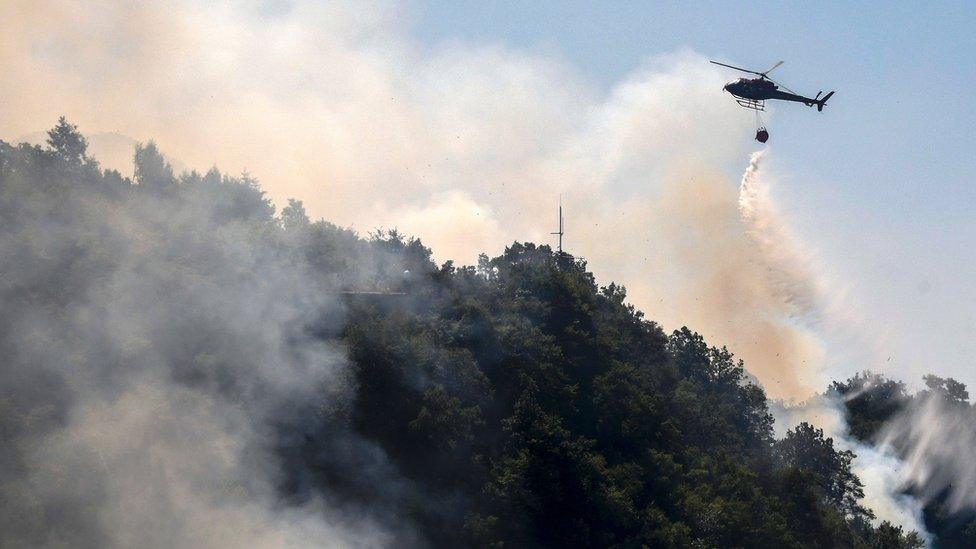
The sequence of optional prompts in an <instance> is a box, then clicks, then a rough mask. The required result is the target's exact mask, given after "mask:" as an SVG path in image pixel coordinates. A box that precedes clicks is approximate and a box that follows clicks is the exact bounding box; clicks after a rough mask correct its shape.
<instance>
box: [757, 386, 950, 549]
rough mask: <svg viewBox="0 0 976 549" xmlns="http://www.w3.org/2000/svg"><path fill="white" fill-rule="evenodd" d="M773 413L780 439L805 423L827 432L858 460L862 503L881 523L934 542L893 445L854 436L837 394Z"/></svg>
mask: <svg viewBox="0 0 976 549" xmlns="http://www.w3.org/2000/svg"><path fill="white" fill-rule="evenodd" d="M770 410H771V412H772V413H773V415H774V417H775V418H776V423H775V429H776V436H777V438H782V437H783V436H785V435H786V432H787V431H788V430H789V429H791V428H793V427H795V426H796V425H798V424H800V423H801V422H807V423H809V424H811V425H815V426H816V427H819V428H820V429H823V431H824V434H825V435H826V436H828V437H830V438H832V439H833V440H834V445H835V448H837V449H838V450H850V451H852V452H854V454H855V455H856V456H857V457H855V458H854V461H853V462H852V463H851V466H852V467H851V468H852V471H853V472H854V474H855V475H857V477H858V478H859V479H860V480H861V482H862V483H863V484H864V499H863V500H862V502H861V503H862V504H863V505H864V506H865V507H867V508H868V509H870V510H872V511H873V512H874V514H875V516H876V520H877V521H883V520H887V521H889V522H891V523H892V524H895V525H898V526H902V527H903V528H905V529H906V531H911V530H915V531H916V532H918V533H919V534H920V535H921V536H922V537H923V538H925V539H926V540H929V541H931V538H932V536H931V534H929V532H928V531H927V530H926V528H925V522H924V520H923V518H922V508H923V506H924V502H922V501H920V500H919V499H917V498H915V497H912V496H911V495H908V494H905V493H904V488H905V486H906V482H907V480H908V478H909V476H908V470H907V468H906V464H905V463H903V462H902V461H901V460H900V459H899V458H898V456H897V455H896V454H895V451H894V449H893V448H892V447H891V446H890V445H887V444H879V445H875V446H872V445H868V444H863V443H861V442H859V441H857V440H856V439H854V438H853V437H852V436H851V435H850V430H849V428H848V425H847V421H846V420H845V419H844V417H845V416H844V405H843V402H842V401H841V400H840V397H839V396H838V395H837V394H835V393H827V394H824V395H817V396H815V397H813V398H810V399H808V400H806V401H805V402H803V403H801V404H795V405H787V406H784V405H782V404H781V403H773V404H772V406H771V407H770Z"/></svg>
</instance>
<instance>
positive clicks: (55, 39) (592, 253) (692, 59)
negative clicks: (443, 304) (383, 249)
mask: <svg viewBox="0 0 976 549" xmlns="http://www.w3.org/2000/svg"><path fill="white" fill-rule="evenodd" d="M974 23H976V16H974V14H973V10H972V9H971V7H968V6H966V5H965V4H962V3H959V4H930V5H927V6H926V8H925V9H924V10H920V9H918V8H917V7H916V6H912V5H910V4H908V3H903V4H898V3H892V4H886V5H885V6H883V7H880V6H877V7H876V6H873V5H869V4H866V3H865V4H860V5H848V4H842V3H829V2H828V3H818V4H817V5H816V6H808V5H803V4H798V3H769V4H753V5H740V6H737V7H735V8H734V9H730V8H729V7H728V5H726V4H722V3H690V2H683V3H654V4H650V3H644V2H633V3H625V2H619V3H618V2H600V3H596V2H594V3H579V2H531V3H527V2H484V1H482V2H422V1H419V0H410V1H406V2H378V3H366V2H348V3H346V2H328V3H326V2H316V1H312V0H308V1H300V0H296V1H287V0H277V1H269V2H263V1H242V2H227V1H224V2H195V1H191V0H181V1H177V2H173V3H159V2H146V3H138V4H130V3H124V2H100V3H96V4H90V5H85V6H82V5H81V4H78V3H70V2H28V1H19V0H14V1H12V2H8V3H4V4H3V5H2V6H0V65H2V66H4V67H5V72H6V74H7V77H6V78H4V79H3V80H2V81H0V103H2V104H3V105H4V106H5V108H4V109H0V138H3V139H7V140H16V139H18V138H21V137H23V136H27V135H36V134H37V132H38V131H40V130H43V129H44V128H46V127H50V126H51V125H53V122H54V121H55V120H56V118H57V116H58V115H61V114H65V115H67V116H68V118H69V119H70V120H72V121H73V122H75V123H77V124H79V125H80V127H81V129H82V131H85V132H88V133H89V135H93V136H98V139H94V138H93V148H95V146H96V145H99V146H103V145H104V144H105V143H114V145H112V146H111V147H110V146H108V145H104V147H103V148H102V149H99V150H103V151H104V155H102V154H100V157H101V158H102V159H103V162H105V163H106V165H107V166H110V167H118V168H119V169H121V170H122V171H123V172H125V173H131V167H127V166H125V165H122V164H119V165H113V164H112V163H111V162H108V161H107V160H106V159H107V158H109V157H112V158H114V157H115V156H119V157H120V158H124V157H125V156H126V154H125V153H124V152H123V153H122V154H121V155H115V156H113V155H114V153H113V152H112V151H115V152H117V150H118V148H119V147H120V146H123V145H124V148H127V147H129V146H131V142H132V141H131V140H136V141H145V140H148V139H155V140H156V141H157V142H158V143H159V145H160V147H161V149H162V150H163V151H164V153H166V154H167V155H169V156H170V157H171V158H173V159H174V163H178V164H177V165H179V166H180V167H186V168H188V169H197V170H206V169H207V168H209V167H210V166H211V165H213V164H217V165H218V166H220V167H221V168H222V169H224V170H227V171H231V172H237V171H240V170H242V169H247V170H249V171H250V172H251V173H252V174H254V175H255V176H257V177H258V178H259V179H260V180H261V182H262V185H263V188H264V189H265V190H266V191H267V192H268V195H269V196H270V197H271V198H272V199H273V200H274V201H275V203H276V204H278V205H279V207H280V206H281V205H283V204H284V203H285V202H284V201H285V200H286V199H287V198H289V197H294V198H299V199H301V200H303V201H304V202H305V205H306V207H307V209H308V211H309V212H310V214H311V215H313V216H315V217H319V216H322V217H325V218H326V219H329V220H332V221H334V222H336V223H338V224H340V225H343V226H350V227H352V228H354V229H356V230H359V231H360V232H365V231H368V230H370V229H372V228H375V227H378V226H388V227H389V226H396V227H399V228H401V229H403V230H405V231H406V232H407V233H409V234H416V235H419V236H421V237H422V238H423V240H424V241H425V242H426V243H427V244H428V245H430V246H431V247H432V248H433V249H434V253H435V256H436V257H437V259H438V260H440V261H444V260H447V259H456V260H458V261H459V262H460V263H471V262H472V261H473V260H474V257H475V256H476V254H477V253H478V252H481V251H485V252H487V253H489V254H498V253H500V252H501V251H502V249H503V247H504V245H505V244H507V243H511V242H512V241H513V240H516V239H517V240H533V241H539V242H545V241H547V240H548V239H551V238H552V237H551V236H550V235H549V234H548V233H549V232H550V231H552V230H554V229H555V206H556V203H557V200H558V196H559V195H560V194H562V196H563V201H564V203H565V205H566V212H567V236H566V246H567V249H568V250H569V251H570V252H572V253H574V254H577V255H578V256H582V257H585V258H586V259H587V260H588V261H589V264H590V267H591V268H592V269H593V270H594V272H595V273H596V274H597V276H598V278H599V281H600V283H603V284H606V283H609V282H610V281H611V280H616V281H618V282H621V283H624V284H625V285H626V286H627V287H628V289H629V290H630V296H631V299H632V300H633V301H634V303H635V304H636V305H637V306H638V307H639V308H641V309H643V310H645V311H647V313H648V316H649V317H650V318H654V319H657V320H659V321H661V323H662V324H663V325H664V327H665V328H666V329H672V328H677V327H679V326H680V325H682V324H688V325H689V326H691V327H693V328H695V329H698V330H700V331H702V333H703V334H705V335H706V337H708V338H709V340H710V341H711V342H713V343H716V344H727V345H729V347H730V348H731V350H733V351H734V352H736V353H737V354H738V355H739V356H741V357H743V358H744V359H745V360H746V362H747V366H748V367H749V368H750V371H753V373H755V374H756V375H757V376H758V377H759V378H760V380H761V381H763V382H764V384H766V386H767V389H768V390H769V392H770V393H771V394H772V395H773V396H777V397H794V398H796V397H800V396H802V395H804V394H806V393H808V392H809V391H810V390H815V389H822V386H823V384H824V383H825V380H827V379H829V378H831V377H837V376H846V375H850V374H852V373H853V372H856V371H858V370H861V369H864V368H872V369H875V370H880V371H883V372H884V373H887V374H889V375H891V376H893V377H896V378H901V379H905V380H907V381H918V379H919V377H920V376H921V374H922V373H923V372H934V373H939V374H942V375H950V376H953V377H957V378H958V379H960V380H962V381H964V382H967V383H969V384H970V385H972V384H976V370H974V369H973V368H972V367H971V365H970V364H971V360H970V358H969V356H970V354H971V352H972V351H973V350H974V349H973V345H972V341H973V335H974V330H976V310H974V305H976V300H974V290H976V287H974V285H976V277H974V276H973V275H974V274H976V273H974V270H976V269H974V267H973V265H972V262H970V261H968V254H967V252H968V251H969V248H970V246H969V245H970V243H972V242H974V238H976V222H974V221H973V220H972V216H971V215H970V211H971V210H972V206H973V203H974V199H976V190H974V189H973V187H972V185H971V184H970V183H971V182H972V181H973V179H974V175H976V165H974V163H976V160H974V159H973V158H974V155H973V154H972V151H973V149H974V147H973V145H974V138H973V137H972V132H971V131H970V128H972V127H973V123H974V122H976V120H974V116H976V115H974V114H973V109H972V106H971V104H970V100H971V98H972V96H973V93H972V91H971V90H973V89H976V87H974V86H976V74H974V72H976V64H974V63H973V62H972V59H973V54H974V53H976V48H974V38H973V35H972V33H971V29H972V28H973V27H974ZM710 58H712V59H718V60H722V61H724V62H729V63H732V64H736V65H739V66H746V67H754V68H758V69H764V68H766V67H769V66H771V65H772V64H773V63H775V62H776V61H779V60H784V61H786V63H785V64H784V65H783V66H782V67H780V68H778V69H777V70H776V71H775V73H773V75H774V77H776V78H777V79H778V80H779V81H781V82H783V83H785V84H786V85H787V86H789V87H790V88H793V89H795V90H797V91H799V92H802V93H806V94H815V93H816V92H817V91H819V90H824V91H827V90H837V94H836V95H835V96H834V97H833V98H832V99H831V101H830V103H829V105H828V107H827V108H826V109H825V110H824V112H822V113H817V112H816V111H815V110H813V109H809V108H806V107H804V106H802V105H796V104H787V105H777V106H775V107H773V108H771V112H770V113H768V115H767V116H766V126H767V127H768V129H769V131H770V133H771V139H770V141H769V143H768V144H767V145H766V146H765V147H762V146H760V145H759V144H757V143H755V142H754V141H752V133H753V132H754V130H755V122H754V118H753V115H752V113H751V112H748V111H745V110H743V109H741V108H739V107H737V106H736V105H735V103H734V102H733V101H732V99H731V98H730V97H729V96H728V95H727V94H724V93H723V92H722V90H721V86H722V84H723V83H724V82H727V81H730V80H733V79H735V78H737V77H738V75H737V74H735V73H734V72H733V71H730V70H726V69H722V68H719V67H715V66H712V65H709V64H708V63H707V60H708V59H710ZM120 143H121V144H122V145H119V144H120ZM112 147H114V149H113V148H112ZM759 150H763V151H764V153H762V155H761V156H760V157H755V156H751V155H752V154H753V153H755V152H756V151H759ZM749 166H753V167H752V168H749V169H750V171H748V172H746V175H749V174H752V175H751V176H750V177H752V180H751V183H750V184H749V185H748V187H749V190H750V193H748V194H747V195H742V194H741V193H740V182H741V181H743V172H744V171H746V169H747V167H749ZM744 197H745V198H746V199H747V200H746V201H745V202H743V200H744ZM744 212H745V213H748V216H747V217H748V219H743V218H742V215H744ZM811 365H814V366H811ZM794 378H795V379H794ZM798 380H799V381H798Z"/></svg>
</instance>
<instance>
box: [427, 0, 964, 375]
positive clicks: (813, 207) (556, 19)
mask: <svg viewBox="0 0 976 549" xmlns="http://www.w3.org/2000/svg"><path fill="white" fill-rule="evenodd" d="M415 7H416V14H417V15H416V17H415V20H414V26H413V31H412V32H413V34H414V35H415V36H416V37H418V38H420V39H421V40H422V41H423V42H424V43H426V44H431V45H434V44H438V43H441V42H444V41H452V40H460V41H465V42H475V43H479V42H484V43H503V44H506V45H508V46H510V47H514V48H520V49H527V50H531V51H540V52H543V53H545V54H546V55H552V56H555V57H557V58H561V59H564V60H565V61H566V62H567V63H568V64H569V65H571V66H573V67H575V69H576V70H578V71H579V72H580V73H581V75H582V77H583V78H585V79H587V80H590V81H592V82H593V83H595V84H596V85H598V86H600V87H605V88H609V87H610V86H611V85H612V84H613V83H614V82H616V81H618V80H619V79H620V78H621V77H622V76H624V75H625V74H626V73H627V72H628V71H630V70H632V69H634V68H635V67H637V66H639V65H640V63H641V62H642V59H645V58H646V57H648V56H651V55H655V54H659V53H664V52H671V51H675V50H678V49H681V48H688V49H691V50H694V51H697V52H700V53H702V54H704V55H707V56H710V57H713V58H715V59H720V60H724V61H727V62H732V63H733V64H739V65H740V66H742V65H744V66H747V67H755V68H765V67H768V66H770V65H772V64H773V63H774V62H776V61H778V60H780V59H782V60H785V61H786V64H785V65H783V66H782V67H780V68H779V69H777V71H776V72H775V73H774V76H775V77H777V78H778V79H779V80H780V81H782V82H783V83H785V84H786V85H787V86H789V87H791V88H793V89H795V90H797V91H799V92H801V93H808V94H815V93H816V92H817V91H818V90H821V89H822V90H825V91H826V90H830V89H836V90H837V95H836V96H835V97H834V98H833V99H832V100H831V103H830V106H829V108H828V109H827V110H826V111H825V112H824V113H822V114H818V113H817V112H815V111H813V110H812V109H807V108H805V107H802V106H799V105H787V106H784V107H780V108H777V109H776V112H775V114H774V115H773V116H772V117H771V118H770V119H769V120H768V122H769V123H768V126H769V129H770V132H771V135H772V138H771V140H770V143H769V149H770V151H771V153H772V154H773V158H774V159H775V162H776V164H777V166H778V171H779V172H780V173H781V174H783V176H784V177H783V181H782V185H781V187H780V188H779V189H778V193H779V194H778V199H779V200H780V202H781V206H782V207H783V208H784V210H786V211H787V212H788V213H789V214H790V218H791V220H792V223H793V224H794V226H795V228H796V229H797V231H798V232H799V233H800V234H801V235H802V237H803V238H804V239H805V240H806V241H807V242H809V243H810V244H811V245H812V246H813V247H814V248H815V249H816V250H817V252H819V254H820V256H821V257H822V258H823V260H824V262H825V263H826V264H827V265H829V266H830V268H831V269H832V270H834V271H836V273H837V274H838V275H839V276H840V278H841V279H842V280H843V281H844V282H846V283H848V284H850V285H851V286H852V289H853V292H854V293H855V294H856V296H857V297H858V299H859V301H860V302H861V303H863V304H864V305H865V309H866V310H865V315H866V316H867V317H868V319H869V321H870V322H871V323H872V324H875V326H874V329H875V330H876V331H878V332H882V333H888V334H889V341H888V343H887V344H888V345H890V346H891V355H892V360H891V362H890V365H889V366H887V367H888V368H890V370H889V371H890V373H891V374H892V375H901V376H912V375H913V374H912V373H911V372H913V371H914V372H918V371H921V370H926V371H933V372H945V373H948V374H951V375H955V376H959V377H960V378H961V379H964V380H965V381H967V382H969V383H970V384H973V383H976V367H974V366H973V365H972V363H973V360H972V358H971V357H972V355H973V352H974V351H976V346H974V344H973V341H974V335H976V266H974V264H973V261H972V245H973V244H974V243H976V220H974V216H973V206H974V204H976V187H974V183H976V147H974V145H976V138H974V137H973V136H974V133H973V127H974V122H976V114H974V113H976V108H974V105H973V101H974V99H976V93H974V90H976V47H974V46H976V38H974V36H976V33H974V30H973V29H974V28H976V15H974V14H976V6H974V5H973V4H972V3H967V2H951V3H938V4H928V3H926V4H924V5H921V4H918V3H914V2H901V3H880V2H879V3H868V2H864V3H856V4H854V3H846V2H845V3H839V2H838V3H833V2H817V3H815V4H811V3H794V2H771V3H754V4H751V5H744V4H742V5H732V4H729V3H724V2H707V3H697V4H693V3H687V2H659V3H649V2H599V3H596V2H594V3H590V2H569V1H561V2H486V1H483V0H481V1H451V2H429V3H424V2H418V3H416V4H415ZM735 77H737V75H736V74H734V73H733V72H731V71H730V72H729V80H732V79H733V78H735ZM716 93H721V91H720V90H716ZM728 116H730V117H745V116H751V115H750V114H749V113H748V112H746V111H744V110H737V109H736V108H735V106H734V104H732V103H731V99H730V106H729V112H728ZM744 138H747V137H744ZM736 169H737V170H739V171H741V167H736Z"/></svg>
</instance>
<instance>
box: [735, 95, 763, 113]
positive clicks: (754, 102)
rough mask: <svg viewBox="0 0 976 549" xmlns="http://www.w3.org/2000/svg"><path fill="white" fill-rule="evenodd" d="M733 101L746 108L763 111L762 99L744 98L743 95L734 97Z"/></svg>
mask: <svg viewBox="0 0 976 549" xmlns="http://www.w3.org/2000/svg"><path fill="white" fill-rule="evenodd" d="M735 102H736V103H738V104H739V105H742V106H743V107H745V108H747V109H752V110H754V111H765V110H766V102H765V101H763V100H762V99H746V98H744V97H736V98H735Z"/></svg>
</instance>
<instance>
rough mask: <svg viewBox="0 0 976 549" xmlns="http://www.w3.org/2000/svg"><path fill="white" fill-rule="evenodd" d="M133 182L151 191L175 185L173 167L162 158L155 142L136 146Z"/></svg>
mask: <svg viewBox="0 0 976 549" xmlns="http://www.w3.org/2000/svg"><path fill="white" fill-rule="evenodd" d="M134 161H135V180H136V182H137V183H139V185H142V186H144V187H146V188H149V189H153V190H162V189H166V188H169V187H172V186H173V185H175V184H176V177H175V176H174V175H173V167H172V166H170V164H169V162H167V161H166V159H165V158H163V155H162V153H160V152H159V148H158V147H156V142H155V141H153V140H149V142H148V143H146V144H145V145H143V144H142V143H139V144H137V145H136V152H135V156H134Z"/></svg>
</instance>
